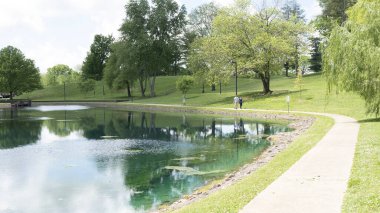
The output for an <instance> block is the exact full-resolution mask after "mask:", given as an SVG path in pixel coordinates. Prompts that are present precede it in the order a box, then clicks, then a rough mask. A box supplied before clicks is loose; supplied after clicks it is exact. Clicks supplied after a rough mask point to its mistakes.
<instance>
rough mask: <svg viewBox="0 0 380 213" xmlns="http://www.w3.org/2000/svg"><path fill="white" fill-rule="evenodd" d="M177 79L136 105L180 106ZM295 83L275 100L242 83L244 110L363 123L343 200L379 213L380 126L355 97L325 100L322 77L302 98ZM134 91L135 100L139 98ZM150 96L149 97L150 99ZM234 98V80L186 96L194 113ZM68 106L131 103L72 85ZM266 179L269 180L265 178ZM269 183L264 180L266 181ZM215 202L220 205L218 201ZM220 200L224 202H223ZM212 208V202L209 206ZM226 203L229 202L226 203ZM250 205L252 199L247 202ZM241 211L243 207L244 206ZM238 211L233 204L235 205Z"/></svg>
mask: <svg viewBox="0 0 380 213" xmlns="http://www.w3.org/2000/svg"><path fill="white" fill-rule="evenodd" d="M175 81H176V77H161V78H158V79H157V97H154V98H142V97H135V98H134V102H135V103H141V104H149V103H154V104H171V105H180V104H181V101H182V95H181V94H180V92H178V91H176V89H175ZM294 81H295V79H294V78H283V77H274V78H273V79H272V82H271V88H272V90H274V93H273V94H272V95H271V96H262V95H260V91H261V88H262V85H261V82H260V80H258V79H239V82H238V85H239V96H242V97H243V99H244V100H245V102H244V108H251V109H252V108H253V109H255V108H257V109H273V110H287V104H286V102H285V97H286V96H287V95H290V96H291V103H290V108H291V110H300V111H314V112H329V113H336V114H342V115H347V116H350V117H353V118H356V119H357V120H359V121H362V122H361V129H360V137H359V141H358V145H357V148H356V154H355V159H354V165H353V169H352V174H351V178H350V183H349V186H348V190H347V193H346V196H345V199H344V205H343V212H380V193H379V192H380V120H377V119H375V118H373V117H371V116H367V115H366V109H365V103H364V101H363V100H362V99H361V98H360V97H359V96H358V95H356V94H353V93H341V94H335V93H333V94H331V95H329V96H326V83H325V81H324V79H323V77H322V76H321V75H313V76H308V77H306V76H305V77H304V78H303V85H304V86H303V88H302V92H299V91H298V90H297V89H295V87H294ZM137 91H138V90H137V89H134V94H137ZM147 95H148V94H147ZM234 95H235V85H234V83H233V80H232V81H231V82H230V83H229V84H228V85H226V86H223V88H222V94H219V87H218V86H217V91H216V92H211V91H210V88H209V87H207V88H206V93H204V94H202V93H201V86H200V85H197V86H196V87H195V88H193V89H192V90H191V91H190V92H189V94H188V95H187V97H188V99H187V102H186V104H187V106H195V107H204V106H208V107H228V108H232V99H233V97H234ZM21 98H31V99H33V100H45V101H46V100H63V87H55V88H47V89H44V90H41V91H35V92H33V93H30V94H25V95H23V96H22V97H21ZM67 99H68V100H114V99H126V93H125V91H111V90H108V89H107V88H106V94H105V96H103V94H102V83H98V85H97V90H96V93H95V96H94V95H93V93H92V94H87V95H85V94H82V93H81V92H80V91H79V90H78V89H77V87H76V86H75V85H69V86H68V90H67ZM262 177H264V176H262ZM261 181H265V178H263V180H261ZM212 197H214V198H213V199H216V197H215V196H212ZM223 199H224V198H223V197H220V201H225V200H223ZM210 202H211V201H210ZM226 202H227V201H226ZM244 202H247V199H245V200H244ZM239 203H240V204H239V205H242V203H243V202H240V201H239ZM230 205H233V204H230Z"/></svg>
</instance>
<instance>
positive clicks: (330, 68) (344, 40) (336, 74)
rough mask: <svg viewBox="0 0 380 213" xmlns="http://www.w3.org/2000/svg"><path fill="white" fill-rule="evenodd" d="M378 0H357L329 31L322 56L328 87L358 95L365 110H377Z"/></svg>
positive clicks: (379, 77)
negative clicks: (343, 18) (364, 105)
mask: <svg viewBox="0 0 380 213" xmlns="http://www.w3.org/2000/svg"><path fill="white" fill-rule="evenodd" d="M379 11H380V2H379V1H378V0H359V1H358V3H357V4H356V5H355V6H353V7H352V8H351V9H350V10H349V12H348V20H347V23H345V24H344V25H343V26H342V27H336V28H334V29H333V31H332V33H331V37H330V39H329V42H328V45H327V47H326V49H325V51H324V55H323V70H324V73H325V76H326V77H327V80H328V83H329V88H330V90H331V88H332V87H333V86H336V88H337V90H338V91H350V92H355V93H357V94H359V95H360V96H361V97H362V98H363V99H364V100H365V101H366V106H367V111H368V113H375V114H376V115H378V114H379V113H380V93H379V89H380V61H379V60H378V59H379V58H380V39H379V33H378V32H379V30H380V13H379Z"/></svg>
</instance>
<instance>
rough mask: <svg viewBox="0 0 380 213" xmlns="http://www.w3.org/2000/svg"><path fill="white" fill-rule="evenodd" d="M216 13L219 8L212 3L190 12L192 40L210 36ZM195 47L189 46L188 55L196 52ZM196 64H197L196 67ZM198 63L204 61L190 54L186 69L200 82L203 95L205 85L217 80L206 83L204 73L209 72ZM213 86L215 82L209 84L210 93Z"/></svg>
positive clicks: (206, 67)
mask: <svg viewBox="0 0 380 213" xmlns="http://www.w3.org/2000/svg"><path fill="white" fill-rule="evenodd" d="M218 11H219V8H218V7H217V6H216V5H215V4H214V3H213V2H211V3H206V4H202V5H200V6H198V7H197V8H195V9H194V10H193V11H191V13H190V14H189V17H188V18H189V25H188V29H189V31H190V32H192V33H193V34H194V35H195V37H194V39H196V38H198V39H199V40H201V39H202V38H205V37H208V36H210V35H211V33H212V23H213V21H214V19H215V17H216V16H217V15H218ZM197 45H199V42H196V43H194V45H193V47H191V46H190V47H189V48H190V52H189V53H191V51H193V50H195V51H197V50H196V49H198V47H197ZM194 48H195V49H194ZM199 48H200V47H199ZM193 53H194V52H193ZM202 57H203V56H202ZM198 59H199V60H198ZM195 60H198V61H195ZM202 61H203V62H202ZM189 62H190V63H189ZM196 63H198V64H197V65H196ZM199 63H204V60H203V59H202V58H199V57H198V56H195V55H194V54H192V55H191V56H190V57H189V58H188V67H189V68H190V72H191V73H193V74H196V77H197V80H198V81H199V82H201V84H202V88H203V89H202V93H204V92H205V89H204V88H205V84H206V83H210V82H212V81H215V80H217V79H216V78H213V79H214V80H212V81H207V80H206V78H205V77H206V76H207V75H206V72H209V71H211V70H208V68H209V66H204V65H202V64H199ZM199 68H200V69H199ZM209 80H210V79H209ZM215 85H216V83H215V82H212V83H211V90H212V91H215Z"/></svg>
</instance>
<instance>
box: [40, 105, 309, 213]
mask: <svg viewBox="0 0 380 213" xmlns="http://www.w3.org/2000/svg"><path fill="white" fill-rule="evenodd" d="M51 104H55V105H56V104H69V105H74V104H75V105H86V106H90V107H108V108H115V109H124V110H130V111H149V112H176V113H190V114H207V115H225V116H242V117H247V118H250V119H257V120H264V121H280V122H285V123H289V124H288V127H290V128H292V129H294V130H293V131H291V132H281V133H278V134H276V135H272V136H270V137H268V138H267V139H268V140H269V141H270V142H271V144H272V145H271V146H270V147H269V148H268V149H266V150H265V151H264V152H263V153H262V154H261V155H260V156H259V157H257V158H255V159H252V162H251V163H248V164H246V165H244V166H243V167H241V168H240V169H238V170H237V171H235V172H232V173H230V174H227V175H225V177H224V178H223V179H222V180H218V181H217V183H215V184H209V185H207V189H206V186H205V187H202V188H201V189H203V190H195V191H194V192H193V193H192V194H190V195H185V196H183V198H181V199H179V200H177V201H175V202H174V203H172V204H170V205H169V206H166V205H162V206H161V207H160V209H159V210H158V211H155V212H168V211H173V210H176V209H180V208H182V207H184V206H186V205H189V204H191V203H193V202H195V201H198V200H201V199H203V198H206V197H207V196H209V195H210V194H212V193H215V192H217V191H219V190H221V189H224V188H226V187H228V186H230V185H232V184H234V183H236V182H237V181H239V180H241V179H243V178H244V177H246V176H248V175H250V174H251V173H252V172H254V171H256V170H257V169H259V168H260V167H262V166H263V165H265V164H267V163H268V162H270V161H271V160H272V159H273V158H274V157H275V156H276V155H277V154H279V153H280V152H282V151H283V150H285V149H286V148H287V147H288V146H289V145H290V144H291V143H292V142H293V141H294V140H295V139H296V138H297V137H298V136H299V135H301V134H303V133H304V132H305V131H307V130H308V129H309V128H310V127H311V126H312V125H313V123H314V121H315V120H316V118H314V117H310V116H297V115H293V114H288V113H270V112H261V111H255V110H252V109H250V110H234V109H218V108H202V107H186V106H180V105H178V106H173V105H159V104H149V105H145V104H142V105H140V104H124V103H112V102H103V103H101V102H99V103H96V102H95V103H91V102H90V103H89V102H87V103H84V102H76V103H74V102H71V103H62V102H60V103H59V102H54V103H53V102H51V103H46V102H45V103H40V104H37V105H51Z"/></svg>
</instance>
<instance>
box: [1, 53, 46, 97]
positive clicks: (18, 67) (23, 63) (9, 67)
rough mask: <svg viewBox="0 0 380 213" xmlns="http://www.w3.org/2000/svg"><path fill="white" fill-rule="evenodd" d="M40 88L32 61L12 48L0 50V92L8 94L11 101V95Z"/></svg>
mask: <svg viewBox="0 0 380 213" xmlns="http://www.w3.org/2000/svg"><path fill="white" fill-rule="evenodd" d="M41 87H42V85H41V77H40V74H39V70H38V68H36V66H35V65H34V61H32V60H30V59H27V58H25V56H24V54H23V53H22V52H21V51H20V50H19V49H17V48H15V47H12V46H8V47H5V48H3V49H1V50H0V91H2V92H8V93H9V94H10V95H11V99H12V98H13V95H20V94H22V93H24V92H30V91H33V90H35V89H40V88H41Z"/></svg>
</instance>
